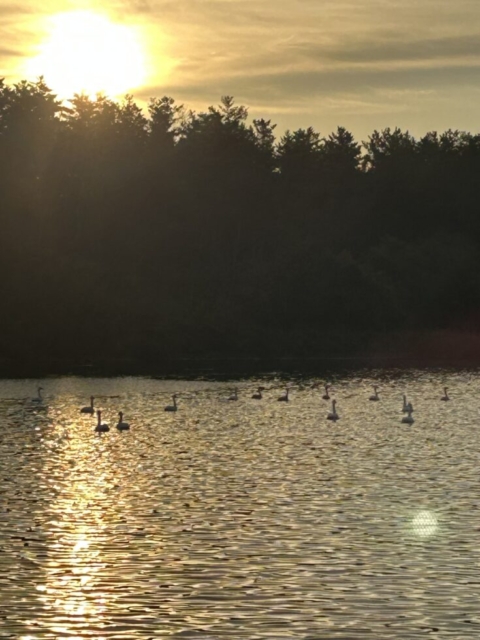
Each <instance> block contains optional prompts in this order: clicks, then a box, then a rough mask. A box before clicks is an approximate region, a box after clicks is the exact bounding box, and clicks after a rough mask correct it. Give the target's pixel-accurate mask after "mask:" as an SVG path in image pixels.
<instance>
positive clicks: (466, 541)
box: [0, 370, 480, 640]
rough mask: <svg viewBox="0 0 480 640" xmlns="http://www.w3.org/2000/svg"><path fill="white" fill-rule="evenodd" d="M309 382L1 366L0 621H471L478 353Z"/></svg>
mask: <svg viewBox="0 0 480 640" xmlns="http://www.w3.org/2000/svg"><path fill="white" fill-rule="evenodd" d="M327 381H328V382H329V383H331V384H332V389H331V390H330V395H331V397H332V398H335V399H336V400H337V411H338V414H339V416H340V419H339V420H338V421H337V422H332V421H329V420H327V419H326V416H327V413H328V412H329V411H330V410H331V404H330V401H326V400H323V399H322V395H323V393H324V389H323V388H322V387H320V388H318V389H313V388H312V382H313V380H312V379H311V378H302V377H301V376H298V377H295V378H291V379H286V380H285V379H281V378H280V377H275V376H270V377H267V378H264V379H262V380H259V379H254V378H252V379H244V380H237V381H222V382H215V381H211V380H190V381H183V380H156V379H149V378H117V379H114V378H110V379H94V378H76V377H70V378H52V379H44V380H0V424H1V425H2V432H1V437H0V476H1V484H0V514H1V518H0V593H1V598H0V638H19V639H22V640H27V639H28V640H33V639H40V638H42V639H44V638H71V639H72V638H73V639H75V638H95V639H96V640H101V639H102V638H103V639H105V640H107V639H108V640H113V639H122V640H128V639H130V638H132V639H133V638H142V639H147V638H198V639H200V638H203V639H204V640H207V639H213V638H235V639H236V638H248V639H249V640H255V639H260V638H275V639H282V638H291V639H292V640H293V639H296V638H301V639H304V640H307V639H309V640H313V639H314V638H315V639H322V640H324V639H329V638H332V639H333V638H335V639H342V640H346V639H347V638H348V639H351V640H353V639H359V638H378V639H385V638H399V639H402V640H406V639H408V638H412V639H413V638H415V639H417V638H419V637H423V636H424V635H425V636H427V637H429V638H439V639H440V638H441V639H443V638H446V637H451V638H455V639H456V640H458V639H462V638H477V637H479V634H480V609H479V602H480V578H479V572H480V374H479V372H477V371H474V370H460V371H459V370H457V371H446V370H409V371H403V372H402V371H391V370H390V371H385V370H383V371H381V370H379V371H365V372H356V373H351V374H348V375H336V376H335V377H332V378H331V379H329V380H327ZM320 382H321V383H322V384H323V382H324V380H323V379H320ZM373 384H378V386H379V390H378V392H379V396H380V401H379V402H370V401H369V396H370V395H371V394H372V393H373V390H372V385H373ZM38 385H41V386H42V387H43V389H44V391H43V395H44V401H43V403H42V404H41V405H40V406H35V405H34V404H33V403H32V402H31V401H30V398H31V397H33V396H35V395H36V388H37V386H38ZM259 385H263V386H264V387H265V390H264V391H263V398H262V400H253V399H252V398H251V395H252V393H254V391H255V390H256V388H257V387H258V386H259ZM286 386H289V387H290V401H289V402H288V403H286V402H277V398H278V397H279V396H280V395H281V394H282V393H283V392H284V390H285V388H286ZM444 386H448V395H449V396H450V401H449V402H442V401H441V400H440V398H441V396H442V395H443V387H444ZM234 388H237V389H238V401H236V402H229V401H227V398H228V396H229V395H230V394H231V393H232V391H233V390H234ZM173 393H177V394H178V397H177V402H178V411H177V412H165V411H164V407H165V406H166V405H170V404H172V398H171V396H172V394H173ZM403 394H406V395H407V397H408V400H409V401H411V402H412V404H413V406H414V412H413V417H414V419H415V422H414V424H412V425H408V424H403V423H402V422H401V420H402V417H403V415H404V414H403V413H402V396H403ZM90 395H94V396H95V398H96V400H95V406H96V407H98V408H99V409H102V421H105V422H108V423H109V424H110V426H111V430H110V432H109V433H105V434H97V433H95V431H94V427H95V424H96V420H95V418H94V417H92V416H89V415H83V414H80V412H79V409H80V408H81V407H82V406H84V405H87V404H88V403H89V397H90ZM118 411H123V412H124V420H125V421H128V422H129V423H130V425H131V429H130V431H125V432H118V431H117V429H115V427H114V425H115V423H116V422H117V421H118Z"/></svg>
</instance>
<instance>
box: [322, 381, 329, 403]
mask: <svg viewBox="0 0 480 640" xmlns="http://www.w3.org/2000/svg"><path fill="white" fill-rule="evenodd" d="M324 389H325V393H324V394H323V396H322V400H330V396H329V394H328V390H329V389H330V385H329V384H326V385H325V386H324Z"/></svg>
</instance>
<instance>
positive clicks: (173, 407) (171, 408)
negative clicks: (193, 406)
mask: <svg viewBox="0 0 480 640" xmlns="http://www.w3.org/2000/svg"><path fill="white" fill-rule="evenodd" d="M172 399H173V404H169V405H167V406H166V407H165V411H176V410H177V408H178V407H177V394H176V393H174V394H173V396H172Z"/></svg>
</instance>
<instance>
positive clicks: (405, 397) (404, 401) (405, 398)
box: [402, 395, 413, 413]
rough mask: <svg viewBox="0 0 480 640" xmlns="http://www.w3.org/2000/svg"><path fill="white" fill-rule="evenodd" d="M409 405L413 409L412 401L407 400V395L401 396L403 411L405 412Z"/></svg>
mask: <svg viewBox="0 0 480 640" xmlns="http://www.w3.org/2000/svg"><path fill="white" fill-rule="evenodd" d="M409 407H410V408H411V410H412V411H413V407H412V403H411V402H407V396H405V395H404V396H403V406H402V411H403V413H407V411H408V408H409Z"/></svg>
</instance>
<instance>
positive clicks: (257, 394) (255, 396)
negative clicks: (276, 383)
mask: <svg viewBox="0 0 480 640" xmlns="http://www.w3.org/2000/svg"><path fill="white" fill-rule="evenodd" d="M262 391H263V387H258V389H257V391H256V392H255V393H254V394H253V395H252V398H253V399H254V400H261V399H262Z"/></svg>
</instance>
